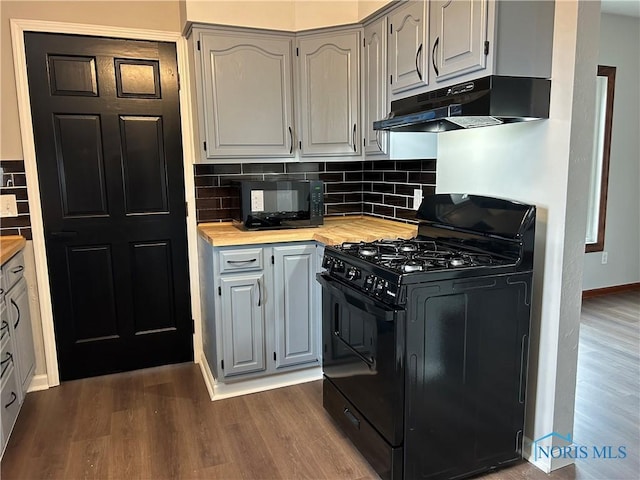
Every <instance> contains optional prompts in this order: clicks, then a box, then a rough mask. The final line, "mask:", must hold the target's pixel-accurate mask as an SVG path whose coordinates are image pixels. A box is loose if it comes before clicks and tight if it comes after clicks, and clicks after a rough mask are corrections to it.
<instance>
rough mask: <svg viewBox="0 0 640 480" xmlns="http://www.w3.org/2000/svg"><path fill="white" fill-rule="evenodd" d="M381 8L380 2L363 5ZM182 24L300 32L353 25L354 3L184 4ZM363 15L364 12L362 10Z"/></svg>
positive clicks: (233, 0)
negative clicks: (185, 21)
mask: <svg viewBox="0 0 640 480" xmlns="http://www.w3.org/2000/svg"><path fill="white" fill-rule="evenodd" d="M366 3H367V6H369V7H370V5H368V4H369V3H372V5H373V6H378V7H380V6H382V5H380V3H382V4H384V2H366ZM184 9H185V12H186V20H188V21H189V22H202V23H218V24H222V25H238V26H245V27H255V28H268V29H275V30H287V31H300V30H309V29H313V28H321V27H330V26H335V25H345V24H349V23H356V22H358V21H359V20H360V17H359V14H360V9H359V2H358V0H184ZM363 11H365V12H366V11H368V9H367V8H365V7H363Z"/></svg>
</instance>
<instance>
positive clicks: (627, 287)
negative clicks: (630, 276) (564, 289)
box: [582, 282, 640, 299]
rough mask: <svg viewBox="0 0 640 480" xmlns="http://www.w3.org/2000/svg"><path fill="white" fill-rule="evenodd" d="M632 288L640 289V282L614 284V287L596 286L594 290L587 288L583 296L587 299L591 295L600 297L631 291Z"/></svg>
mask: <svg viewBox="0 0 640 480" xmlns="http://www.w3.org/2000/svg"><path fill="white" fill-rule="evenodd" d="M632 290H640V282H636V283H626V284H624V285H614V286H613V287H604V288H594V289H593V290H585V291H583V292H582V298H583V299H585V298H591V297H599V296H601V295H609V294H612V293H622V292H630V291H632Z"/></svg>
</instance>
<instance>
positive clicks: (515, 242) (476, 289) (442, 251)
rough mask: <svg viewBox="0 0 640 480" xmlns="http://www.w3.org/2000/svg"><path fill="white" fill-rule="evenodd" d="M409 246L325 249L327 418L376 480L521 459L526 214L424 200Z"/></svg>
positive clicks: (453, 473)
mask: <svg viewBox="0 0 640 480" xmlns="http://www.w3.org/2000/svg"><path fill="white" fill-rule="evenodd" d="M417 218H418V219H419V220H420V224H419V226H418V235H417V236H416V237H415V238H411V239H393V240H380V241H376V242H370V243H365V242H361V243H344V244H342V245H336V246H329V247H326V248H325V253H324V259H323V267H324V268H325V271H324V272H323V273H322V274H320V275H319V276H318V280H319V281H320V283H321V284H322V286H323V300H322V302H323V305H322V306H323V347H324V354H323V369H324V376H325V380H324V384H323V391H324V405H325V408H326V409H327V411H329V413H330V414H331V415H332V416H333V418H334V419H335V420H336V422H337V423H338V424H339V425H340V426H341V427H342V428H343V430H344V431H345V432H346V433H347V435H348V436H349V437H350V438H351V439H352V441H353V442H354V444H355V445H356V446H357V447H358V448H359V449H360V451H361V452H362V454H363V455H364V456H365V457H366V458H367V459H368V460H369V462H370V463H371V464H372V466H373V467H374V468H375V469H376V471H377V472H378V473H379V474H380V475H381V477H383V478H391V479H394V480H395V479H400V478H429V479H440V478H459V477H464V476H468V475H475V474H477V473H479V472H482V471H486V470H490V469H493V468H497V467H499V466H503V465H506V464H510V463H512V462H515V461H518V460H519V459H520V458H521V447H522V438H523V424H524V395H525V387H526V366H527V357H528V338H529V337H528V335H529V318H530V304H531V302H530V300H531V283H532V268H533V246H534V228H535V207H533V206H530V205H524V204H521V203H517V202H511V201H507V200H502V199H495V198H488V197H480V196H473V195H463V194H459V195H449V194H446V195H432V196H429V197H427V198H425V200H424V201H423V203H422V205H421V206H420V209H419V210H418V213H417Z"/></svg>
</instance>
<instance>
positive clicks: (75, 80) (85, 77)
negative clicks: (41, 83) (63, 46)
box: [48, 55, 98, 97]
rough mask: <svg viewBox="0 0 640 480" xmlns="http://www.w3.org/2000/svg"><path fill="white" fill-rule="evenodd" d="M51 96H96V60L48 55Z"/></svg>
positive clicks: (92, 58)
mask: <svg viewBox="0 0 640 480" xmlns="http://www.w3.org/2000/svg"><path fill="white" fill-rule="evenodd" d="M48 63H49V76H50V79H49V85H50V87H51V95H64V96H66V95H81V96H89V97H97V96H98V83H97V75H96V59H95V58H94V57H78V56H75V57H71V56H61V55H49V62H48Z"/></svg>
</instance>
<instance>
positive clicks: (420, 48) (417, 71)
mask: <svg viewBox="0 0 640 480" xmlns="http://www.w3.org/2000/svg"><path fill="white" fill-rule="evenodd" d="M420 52H422V44H420V46H419V47H418V51H417V52H416V73H417V74H418V78H419V79H420V81H422V72H421V71H420V65H419V64H418V59H419V58H420Z"/></svg>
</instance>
